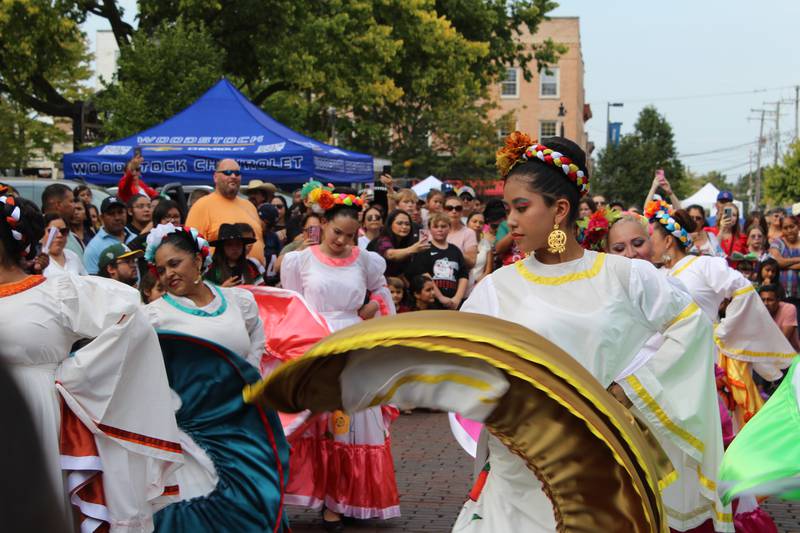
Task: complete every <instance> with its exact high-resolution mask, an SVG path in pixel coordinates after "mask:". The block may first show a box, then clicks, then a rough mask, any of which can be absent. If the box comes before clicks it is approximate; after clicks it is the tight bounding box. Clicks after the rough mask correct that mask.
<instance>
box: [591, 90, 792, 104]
mask: <svg viewBox="0 0 800 533" xmlns="http://www.w3.org/2000/svg"><path fill="white" fill-rule="evenodd" d="M794 87H795V85H783V86H781V87H766V88H763V89H750V90H747V91H730V92H722V93H703V94H691V95H683V96H656V97H653V98H633V99H626V98H615V99H614V101H615V102H623V103H627V104H635V103H642V102H669V101H678V100H697V99H701V98H717V97H719V96H740V95H744V94H758V93H766V92H770V91H781V90H784V89H794ZM601 103H607V102H597V104H601Z"/></svg>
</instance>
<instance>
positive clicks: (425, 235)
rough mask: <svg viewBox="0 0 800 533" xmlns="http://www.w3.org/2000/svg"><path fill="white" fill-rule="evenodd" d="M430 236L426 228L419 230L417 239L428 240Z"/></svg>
mask: <svg viewBox="0 0 800 533" xmlns="http://www.w3.org/2000/svg"><path fill="white" fill-rule="evenodd" d="M430 238H431V236H430V233H429V232H428V230H426V229H421V230H419V241H420V242H428V241H429V240H430Z"/></svg>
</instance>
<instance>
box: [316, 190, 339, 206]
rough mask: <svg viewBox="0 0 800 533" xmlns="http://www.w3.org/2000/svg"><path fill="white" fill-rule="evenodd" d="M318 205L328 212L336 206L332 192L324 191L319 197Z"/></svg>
mask: <svg viewBox="0 0 800 533" xmlns="http://www.w3.org/2000/svg"><path fill="white" fill-rule="evenodd" d="M318 203H319V206H320V207H321V208H322V209H324V210H326V211H327V210H328V209H330V208H331V207H333V206H334V205H335V203H336V200H335V199H334V198H333V194H331V191H322V192H321V193H320V195H319V200H318Z"/></svg>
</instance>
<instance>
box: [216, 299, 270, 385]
mask: <svg viewBox="0 0 800 533" xmlns="http://www.w3.org/2000/svg"><path fill="white" fill-rule="evenodd" d="M222 290H223V291H224V292H225V293H226V295H229V296H230V297H231V299H232V300H233V301H234V302H236V304H238V305H239V308H240V309H241V310H242V317H243V318H244V323H245V326H246V327H247V334H248V335H249V336H250V350H249V351H248V352H247V356H246V357H245V359H246V360H247V362H248V363H250V364H251V365H253V366H254V367H255V368H256V369H258V370H259V371H260V370H261V357H262V356H263V355H264V349H265V347H266V337H265V336H264V324H262V322H261V318H260V317H259V314H258V305H257V304H256V299H255V298H254V297H253V294H252V293H250V292H249V291H246V290H244V289H239V288H231V289H222Z"/></svg>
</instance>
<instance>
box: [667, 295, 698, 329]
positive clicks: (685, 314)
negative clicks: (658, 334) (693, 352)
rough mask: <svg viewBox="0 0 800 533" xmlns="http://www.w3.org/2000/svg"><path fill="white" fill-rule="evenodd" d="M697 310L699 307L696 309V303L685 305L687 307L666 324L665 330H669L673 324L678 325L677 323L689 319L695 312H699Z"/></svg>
mask: <svg viewBox="0 0 800 533" xmlns="http://www.w3.org/2000/svg"><path fill="white" fill-rule="evenodd" d="M699 310H700V307H698V305H697V304H696V303H694V302H692V303H690V304H689V305H687V306H686V307H685V308H684V309H683V311H681V312H680V313H679V314H678V316H676V317H675V318H673V319H672V320H671V321H670V323H669V324H667V327H666V329H669V328H671V327H672V326H674V325H675V324H677V323H678V322H680V321H681V320H685V319H687V318H689V317H690V316H692V315H693V314H695V313H696V312H697V311H699Z"/></svg>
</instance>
